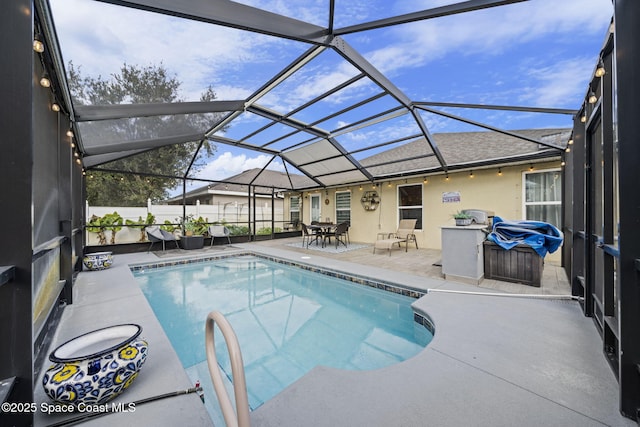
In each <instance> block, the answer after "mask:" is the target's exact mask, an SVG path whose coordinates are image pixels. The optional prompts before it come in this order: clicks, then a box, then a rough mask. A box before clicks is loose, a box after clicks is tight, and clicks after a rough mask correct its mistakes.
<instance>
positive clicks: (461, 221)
mask: <svg viewBox="0 0 640 427" xmlns="http://www.w3.org/2000/svg"><path fill="white" fill-rule="evenodd" d="M455 220H456V225H471V221H473V218H455Z"/></svg>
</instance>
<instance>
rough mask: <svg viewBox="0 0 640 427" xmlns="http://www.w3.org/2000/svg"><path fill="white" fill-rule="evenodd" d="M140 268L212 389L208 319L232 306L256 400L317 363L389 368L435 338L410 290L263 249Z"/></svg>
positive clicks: (195, 373) (221, 353)
mask: <svg viewBox="0 0 640 427" xmlns="http://www.w3.org/2000/svg"><path fill="white" fill-rule="evenodd" d="M134 275H135V276H136V279H137V280H138V282H139V283H140V286H141V288H142V291H143V292H144V294H145V296H146V297H147V299H148V300H149V303H150V304H151V307H152V308H153V310H154V312H155V314H156V316H157V317H158V319H159V321H160V323H161V324H162V327H163V328H164V330H165V332H166V334H167V336H168V337H169V339H170V340H171V343H172V345H173V347H174V348H175V350H176V352H177V353H178V356H179V357H180V360H181V361H182V364H183V366H184V367H185V369H186V370H187V372H188V373H189V375H190V376H191V377H192V378H199V379H200V380H201V381H203V385H205V391H206V392H207V393H209V392H210V391H208V390H212V387H211V386H210V379H209V373H208V369H207V367H206V353H205V346H204V325H205V319H206V316H207V314H208V313H209V312H210V311H212V310H218V311H220V312H222V313H223V314H224V315H225V317H226V318H227V320H228V321H229V322H230V323H231V326H232V327H233V329H234V330H235V332H236V335H237V336H238V341H239V342H240V347H241V349H242V357H243V360H244V365H245V372H246V379H247V389H248V394H249V404H250V406H251V408H252V409H255V408H257V407H258V406H260V405H261V404H262V403H264V402H265V401H267V400H268V399H270V398H271V397H273V396H275V395H276V394H277V393H279V392H280V391H282V390H283V389H284V388H285V387H287V386H288V385H290V384H291V383H293V382H294V381H296V380H297V379H299V378H300V377H302V376H303V375H304V374H305V373H306V372H308V371H309V370H311V369H312V368H313V367H315V366H318V365H324V366H331V367H334V368H341V369H351V370H365V369H376V368H381V367H384V366H388V365H391V364H394V363H397V362H400V361H402V360H405V359H407V358H409V357H412V356H414V355H415V354H416V353H418V352H419V351H421V350H422V349H423V348H424V346H425V345H427V344H428V343H429V342H430V341H431V338H432V335H431V333H430V332H429V331H428V330H427V329H426V328H425V327H424V326H422V325H419V324H417V323H415V322H414V321H413V311H412V309H411V307H410V304H411V303H412V302H413V301H414V300H413V299H412V298H410V297H406V296H403V295H398V294H395V293H391V292H385V291H382V290H378V289H374V288H372V287H369V286H363V285H359V284H354V283H351V282H349V281H346V280H343V279H338V278H334V277H330V276H327V275H324V274H320V273H316V272H311V271H308V270H304V269H301V268H298V267H295V266H290V265H284V264H281V263H277V262H273V261H270V260H266V259H262V258H259V257H255V256H239V257H235V258H225V259H220V260H213V261H209V262H206V263H194V264H187V265H181V266H172V267H162V268H155V269H148V270H145V271H136V272H134ZM216 332H217V333H218V334H219V330H217V328H216ZM222 343H224V340H223V339H222V338H221V337H219V336H218V335H216V347H219V348H218V351H217V355H218V360H219V363H220V365H221V367H222V369H223V371H224V372H225V373H226V374H227V376H228V377H231V369H230V366H229V362H228V355H227V349H226V347H224V346H223V345H221V344H222ZM205 381H206V382H205ZM206 399H207V401H209V402H210V401H212V400H215V396H213V395H210V396H209V395H208V396H206Z"/></svg>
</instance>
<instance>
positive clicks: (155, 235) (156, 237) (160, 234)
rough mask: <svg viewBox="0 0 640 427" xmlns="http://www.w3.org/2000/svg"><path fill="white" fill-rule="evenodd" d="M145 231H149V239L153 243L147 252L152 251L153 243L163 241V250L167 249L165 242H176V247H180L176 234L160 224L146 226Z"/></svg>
mask: <svg viewBox="0 0 640 427" xmlns="http://www.w3.org/2000/svg"><path fill="white" fill-rule="evenodd" d="M145 231H146V232H147V239H149V241H150V242H151V245H149V249H148V250H147V252H150V251H151V248H152V247H153V244H154V243H156V242H162V250H163V251H164V250H165V249H166V247H165V242H174V243H175V244H176V249H178V248H179V246H178V239H176V236H174V235H173V234H172V233H169V232H168V231H166V230H163V229H161V228H160V227H159V226H157V225H152V226H149V227H147V228H145Z"/></svg>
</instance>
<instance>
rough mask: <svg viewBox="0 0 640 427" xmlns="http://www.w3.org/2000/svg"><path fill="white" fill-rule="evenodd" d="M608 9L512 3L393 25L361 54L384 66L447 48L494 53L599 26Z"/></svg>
mask: <svg viewBox="0 0 640 427" xmlns="http://www.w3.org/2000/svg"><path fill="white" fill-rule="evenodd" d="M447 3H448V2H447ZM430 7H433V5H432V4H431V3H430ZM612 12H613V10H612V6H611V2H610V1H608V0H563V1H561V2H558V1H556V0H539V1H532V2H524V3H517V4H513V5H509V6H501V7H497V8H490V9H484V10H480V11H475V12H471V13H464V14H459V15H454V16H449V17H444V18H440V19H431V20H426V21H421V22H416V23H412V24H408V25H405V26H399V27H396V28H393V29H391V30H389V32H388V36H387V37H388V39H389V40H395V42H394V41H390V42H389V43H385V47H383V48H381V49H377V50H374V51H371V52H369V53H368V54H366V55H365V56H366V57H367V59H369V60H370V61H371V62H372V63H373V64H374V65H375V66H376V67H377V68H379V69H380V70H381V71H383V72H393V71H394V70H397V69H400V68H407V67H417V66H423V65H425V64H427V63H429V62H432V61H434V60H437V59H440V58H442V57H443V56H444V55H445V54H448V53H451V52H457V53H459V54H463V55H468V54H471V53H482V54H484V55H487V56H493V55H497V54H501V53H504V52H505V50H507V49H511V48H512V47H513V46H517V45H519V44H522V43H525V42H528V41H531V40H534V39H542V38H545V37H568V38H570V37H572V35H573V37H575V33H576V31H577V30H580V31H581V32H583V33H584V32H591V33H593V32H600V31H602V28H603V23H604V24H606V23H608V20H609V18H610V16H611V15H612ZM602 37H604V33H603V34H602Z"/></svg>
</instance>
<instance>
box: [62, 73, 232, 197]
mask: <svg viewBox="0 0 640 427" xmlns="http://www.w3.org/2000/svg"><path fill="white" fill-rule="evenodd" d="M68 69H69V88H70V91H71V95H72V97H73V100H74V103H76V104H80V105H110V104H125V103H133V104H144V103H168V102H181V101H183V99H181V98H180V96H179V89H180V85H181V82H180V81H178V79H177V78H176V77H172V76H169V74H168V73H167V70H166V68H165V67H164V66H163V65H162V64H160V65H150V66H146V67H141V66H136V65H127V64H124V65H123V66H122V68H121V69H120V71H119V72H118V73H116V74H112V75H111V76H110V78H109V79H103V78H102V77H101V76H98V77H97V78H94V77H83V76H82V75H81V73H80V68H77V67H75V66H74V65H73V63H69V68H68ZM215 99H216V93H215V92H214V91H213V89H212V88H211V87H208V88H207V89H206V90H205V92H204V93H202V95H201V96H200V100H201V101H213V100H215ZM220 117H221V113H207V114H188V115H185V114H182V115H173V116H154V117H132V118H125V119H118V120H105V121H96V122H92V123H86V124H83V125H82V137H83V139H85V140H86V141H99V142H100V143H110V142H111V143H117V142H123V141H135V140H145V139H154V138H161V137H167V136H176V135H185V134H194V133H202V134H204V132H205V131H207V130H208V129H209V128H210V127H211V126H212V125H213V124H214V123H216V122H217V120H219V119H220ZM198 146H199V141H193V142H187V143H183V144H176V145H172V146H167V147H162V148H158V149H155V150H151V151H147V152H144V153H141V154H137V155H134V156H131V157H127V158H124V159H120V160H116V161H113V162H110V163H107V164H104V165H100V166H99V167H98V169H96V170H93V171H88V172H87V179H86V186H87V200H88V202H89V204H91V205H94V206H115V205H118V206H145V205H146V204H147V199H151V200H153V201H158V200H162V199H165V198H167V197H168V196H169V194H168V190H170V189H172V188H175V187H176V186H177V185H179V184H180V183H181V182H182V181H181V180H180V179H179V178H178V177H181V176H184V174H185V172H186V170H187V168H188V167H189V165H190V164H191V161H192V159H193V156H194V154H195V153H196V150H197V149H198ZM214 150H215V146H214V145H213V144H211V143H210V142H208V141H205V142H204V143H203V145H202V148H201V149H200V151H199V158H202V156H205V155H211V154H213V152H214ZM202 166H203V164H202V163H201V162H199V161H196V162H194V164H193V165H192V166H191V169H190V172H192V173H193V172H196V171H198V170H199V169H200V168H201V167H202ZM100 168H102V169H109V170H115V171H122V172H127V173H122V174H121V173H117V172H115V173H114V172H104V171H100V170H99V169H100ZM131 172H133V173H131ZM136 172H137V173H138V174H135V173H136ZM154 175H162V176H166V177H176V178H165V177H158V176H154Z"/></svg>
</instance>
